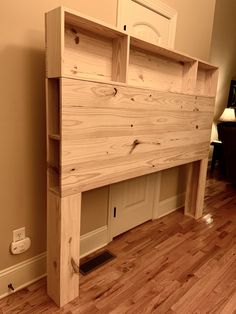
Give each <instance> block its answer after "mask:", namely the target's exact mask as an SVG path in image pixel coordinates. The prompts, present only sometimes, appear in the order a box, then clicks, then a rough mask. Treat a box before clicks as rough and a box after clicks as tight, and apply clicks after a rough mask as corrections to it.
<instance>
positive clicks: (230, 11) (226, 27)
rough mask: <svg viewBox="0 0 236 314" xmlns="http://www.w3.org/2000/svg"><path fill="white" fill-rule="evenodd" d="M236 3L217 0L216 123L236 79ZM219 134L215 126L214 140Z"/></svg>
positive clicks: (214, 44)
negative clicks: (233, 79)
mask: <svg viewBox="0 0 236 314" xmlns="http://www.w3.org/2000/svg"><path fill="white" fill-rule="evenodd" d="M235 14H236V1H235V0H227V2H225V1H224V0H216V9H215V19H214V26H213V33H212V46H211V54H210V60H211V62H212V63H214V64H216V65H218V66H219V82H218V91H217V98H216V107H215V121H217V120H218V118H219V117H220V115H221V114H222V112H223V110H224V108H225V107H226V105H227V101H228V94H229V87H230V81H231V79H232V78H236V36H235V34H234V31H235V30H236V18H235ZM217 138H218V134H217V130H216V127H215V124H214V127H213V130H212V139H217Z"/></svg>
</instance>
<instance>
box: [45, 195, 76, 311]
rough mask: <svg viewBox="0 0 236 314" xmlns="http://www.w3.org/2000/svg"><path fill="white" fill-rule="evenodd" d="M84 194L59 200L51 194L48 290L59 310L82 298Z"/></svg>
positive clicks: (49, 200)
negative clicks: (81, 236) (81, 228)
mask: <svg viewBox="0 0 236 314" xmlns="http://www.w3.org/2000/svg"><path fill="white" fill-rule="evenodd" d="M80 211H81V193H78V194H74V195H70V196H67V197H64V198H60V197H59V196H58V195H56V194H54V193H53V192H50V191H49V192H48V215H47V229H48V230H47V290H48V295H49V296H50V297H51V298H52V299H53V301H54V302H55V303H56V304H57V305H58V306H60V307H61V306H63V305H65V304H66V303H68V302H70V301H71V300H73V299H75V298H76V297H78V295H79V275H78V273H76V269H75V265H79V244H80Z"/></svg>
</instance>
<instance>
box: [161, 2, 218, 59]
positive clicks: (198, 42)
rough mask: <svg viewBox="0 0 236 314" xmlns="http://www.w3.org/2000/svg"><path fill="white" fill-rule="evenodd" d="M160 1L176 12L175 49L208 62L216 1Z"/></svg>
mask: <svg viewBox="0 0 236 314" xmlns="http://www.w3.org/2000/svg"><path fill="white" fill-rule="evenodd" d="M162 1H163V2H165V3H166V4H168V5H169V6H171V7H172V8H174V9H176V10H177V12H178V20H177V29H176V38H175V48H176V49H177V50H181V51H184V52H186V53H188V54H190V55H192V56H194V57H197V58H200V59H203V60H208V58H209V52H210V45H211V33H212V25H213V17H214V8H215V1H216V0H197V1H196V0H162ZM222 2H223V0H222Z"/></svg>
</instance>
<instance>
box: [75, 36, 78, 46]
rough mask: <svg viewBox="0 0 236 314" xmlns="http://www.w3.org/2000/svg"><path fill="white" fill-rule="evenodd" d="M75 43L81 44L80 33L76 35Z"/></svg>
mask: <svg viewBox="0 0 236 314" xmlns="http://www.w3.org/2000/svg"><path fill="white" fill-rule="evenodd" d="M75 43H76V45H78V44H79V36H78V35H76V36H75Z"/></svg>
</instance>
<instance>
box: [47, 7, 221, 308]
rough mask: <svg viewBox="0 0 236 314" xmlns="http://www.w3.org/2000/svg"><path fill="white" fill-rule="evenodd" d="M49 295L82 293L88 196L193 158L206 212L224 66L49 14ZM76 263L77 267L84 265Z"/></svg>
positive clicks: (198, 209)
mask: <svg viewBox="0 0 236 314" xmlns="http://www.w3.org/2000/svg"><path fill="white" fill-rule="evenodd" d="M46 52H47V53H46V76H47V78H46V90H47V164H48V172H47V173H48V175H47V177H48V211H47V212H48V236H47V239H48V271H47V274H48V294H49V295H50V297H51V298H52V299H53V300H54V301H55V302H56V303H57V304H58V305H59V306H62V305H64V304H66V303H67V302H69V301H71V300H73V299H74V298H75V297H77V296H78V294H79V276H78V274H77V269H78V267H77V266H78V264H79V241H80V230H79V225H80V210H81V193H82V192H83V191H87V190H90V189H93V188H97V187H100V186H103V185H107V184H112V183H115V182H119V181H122V180H126V179H130V178H134V177H137V176H141V175H145V174H149V173H153V172H156V171H160V170H162V169H167V168H170V167H174V166H178V165H182V164H188V169H189V171H188V187H187V191H186V201H185V214H186V215H190V216H192V217H194V218H196V219H197V218H199V217H201V215H202V209H203V198H204V188H205V178H206V170H207V158H208V150H209V142H210V133H211V124H212V120H213V112H214V101H215V94H216V87H217V78H218V69H217V67H215V66H213V65H211V64H208V63H207V62H203V61H201V60H198V59H196V58H193V57H191V56H188V55H186V54H182V53H181V52H178V51H175V50H169V49H166V48H164V47H160V46H156V45H154V44H151V43H148V42H145V41H143V40H141V39H138V38H135V37H133V36H130V35H129V34H127V33H126V32H123V31H120V30H118V29H116V28H114V27H112V26H110V25H106V24H104V23H101V22H100V21H97V20H94V19H91V18H88V17H86V16H84V15H81V14H80V13H78V12H75V11H73V10H70V9H66V8H63V7H60V8H57V9H55V10H52V11H50V12H48V13H47V14H46ZM76 265H77V266H76Z"/></svg>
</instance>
